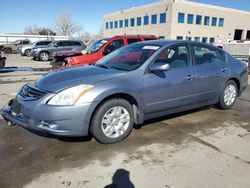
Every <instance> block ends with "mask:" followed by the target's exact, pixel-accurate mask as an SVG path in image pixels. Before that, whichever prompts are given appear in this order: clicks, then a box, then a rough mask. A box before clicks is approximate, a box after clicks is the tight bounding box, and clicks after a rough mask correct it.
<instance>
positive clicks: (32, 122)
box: [0, 99, 94, 136]
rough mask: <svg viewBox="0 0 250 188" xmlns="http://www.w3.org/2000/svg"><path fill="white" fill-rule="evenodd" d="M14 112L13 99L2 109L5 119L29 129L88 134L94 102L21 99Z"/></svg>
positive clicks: (73, 134) (66, 134)
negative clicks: (65, 103)
mask: <svg viewBox="0 0 250 188" xmlns="http://www.w3.org/2000/svg"><path fill="white" fill-rule="evenodd" d="M17 100H18V104H19V107H18V108H19V110H18V112H14V110H13V105H12V103H13V101H14V100H12V101H10V102H9V104H8V105H6V106H4V107H3V108H2V109H1V110H0V114H1V115H2V116H3V117H4V119H5V120H7V121H11V122H13V123H16V124H18V125H20V126H22V127H24V128H26V129H28V130H34V131H36V132H43V133H49V134H52V135H56V136H87V135H88V133H89V124H90V119H91V114H92V112H93V110H94V108H92V107H93V105H94V103H85V104H83V105H81V106H52V105H47V104H46V103H42V102H41V101H39V100H37V101H21V100H19V99H17Z"/></svg>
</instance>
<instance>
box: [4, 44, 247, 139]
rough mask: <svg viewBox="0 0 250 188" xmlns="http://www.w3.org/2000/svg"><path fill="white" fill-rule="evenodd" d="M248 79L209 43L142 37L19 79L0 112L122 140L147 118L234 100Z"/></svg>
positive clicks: (50, 129) (53, 128)
mask: <svg viewBox="0 0 250 188" xmlns="http://www.w3.org/2000/svg"><path fill="white" fill-rule="evenodd" d="M247 84H248V72H247V66H246V64H244V63H242V62H241V61H238V60H236V59H235V58H233V57H232V56H230V55H229V54H228V53H226V52H224V51H222V50H221V49H219V48H216V47H213V46H211V45H208V44H204V43H199V42H191V41H165V40H158V41H147V42H139V43H135V44H131V45H128V46H125V47H122V48H120V49H118V50H116V51H114V52H112V53H111V54H109V55H108V56H106V57H104V58H103V59H101V60H100V61H98V62H97V63H96V64H94V65H92V66H81V67H73V68H70V69H67V68H66V69H59V70H57V71H54V72H50V73H49V74H47V75H45V76H43V77H42V78H40V79H39V80H38V81H36V82H35V83H33V84H26V85H24V86H23V87H22V88H21V90H20V91H19V93H18V94H17V96H16V97H15V99H14V100H11V101H10V102H9V103H8V104H7V105H6V106H5V107H3V109H2V110H1V112H0V113H1V115H2V116H3V117H4V118H5V119H6V120H7V121H10V122H14V123H17V124H19V125H21V126H22V127H24V128H27V129H31V130H35V131H38V132H45V133H50V134H52V135H59V136H86V135H88V134H89V133H91V134H92V135H93V136H94V137H95V138H96V139H97V140H98V141H100V142H101V143H115V142H119V141H121V140H123V139H125V138H126V137H127V136H128V135H129V133H130V132H131V131H132V128H133V125H134V124H141V123H143V122H144V121H145V120H147V119H151V118H155V117H159V116H163V115H166V114H171V113H176V112H180V111H184V110H190V109H193V108H198V107H201V106H206V105H213V104H217V105H218V107H220V108H221V109H229V108H231V107H232V106H233V104H234V103H235V101H236V99H237V97H238V96H240V95H241V93H242V91H243V90H244V88H245V87H246V86H247Z"/></svg>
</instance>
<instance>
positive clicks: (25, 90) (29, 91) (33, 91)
mask: <svg viewBox="0 0 250 188" xmlns="http://www.w3.org/2000/svg"><path fill="white" fill-rule="evenodd" d="M19 94H20V95H21V96H22V97H23V98H24V99H25V100H37V99H40V98H41V97H43V96H45V95H46V94H47V93H46V92H45V91H41V90H39V89H38V88H34V87H32V86H30V85H28V84H25V85H24V86H23V87H22V89H21V90H20V92H19Z"/></svg>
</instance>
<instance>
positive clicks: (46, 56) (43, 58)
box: [39, 52, 49, 61]
mask: <svg viewBox="0 0 250 188" xmlns="http://www.w3.org/2000/svg"><path fill="white" fill-rule="evenodd" d="M39 60H40V61H48V60H49V53H48V52H41V53H40V54H39Z"/></svg>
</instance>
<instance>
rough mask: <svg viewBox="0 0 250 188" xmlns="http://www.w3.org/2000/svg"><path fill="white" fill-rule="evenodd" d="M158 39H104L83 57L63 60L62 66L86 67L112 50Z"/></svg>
mask: <svg viewBox="0 0 250 188" xmlns="http://www.w3.org/2000/svg"><path fill="white" fill-rule="evenodd" d="M158 39H159V37H156V36H154V35H134V36H129V35H128V36H115V37H112V38H104V39H100V40H97V41H96V42H95V43H93V44H92V45H91V46H90V47H88V48H87V49H86V50H84V51H82V53H83V55H80V56H73V57H69V58H66V59H65V63H64V65H63V66H66V67H71V66H80V65H88V64H93V63H95V62H97V61H98V60H99V59H101V58H103V57H104V56H105V55H107V54H109V53H111V52H113V51H114V50H116V49H118V48H120V47H122V46H126V45H129V44H132V43H135V42H140V41H147V40H158Z"/></svg>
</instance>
